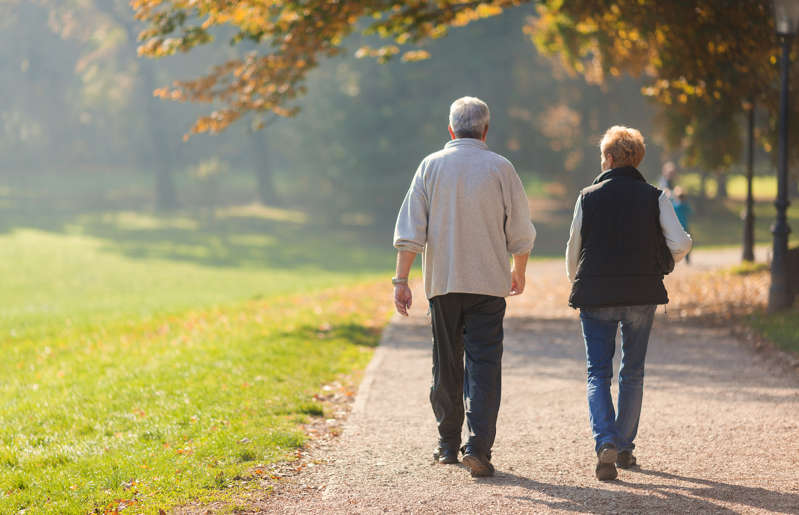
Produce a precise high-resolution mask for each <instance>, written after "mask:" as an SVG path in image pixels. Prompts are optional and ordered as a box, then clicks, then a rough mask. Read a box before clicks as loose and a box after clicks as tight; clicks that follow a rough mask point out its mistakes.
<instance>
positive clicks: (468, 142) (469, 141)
mask: <svg viewBox="0 0 799 515" xmlns="http://www.w3.org/2000/svg"><path fill="white" fill-rule="evenodd" d="M454 147H475V148H480V149H483V150H486V149H487V148H488V145H486V142H485V141H483V140H479V139H475V138H458V139H452V140H449V141H448V142H447V144H446V145H444V148H454Z"/></svg>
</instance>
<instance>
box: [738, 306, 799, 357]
mask: <svg viewBox="0 0 799 515" xmlns="http://www.w3.org/2000/svg"><path fill="white" fill-rule="evenodd" d="M749 324H750V325H751V326H752V327H753V328H754V329H756V330H757V331H759V332H760V334H762V335H763V336H765V337H766V338H768V339H769V340H770V341H772V342H774V344H776V345H777V346H778V347H780V348H781V349H783V350H785V351H788V352H792V353H793V354H794V355H795V356H797V357H799V312H797V309H796V308H793V309H790V310H788V311H786V312H784V313H777V314H768V313H758V314H756V315H752V316H751V317H750V319H749Z"/></svg>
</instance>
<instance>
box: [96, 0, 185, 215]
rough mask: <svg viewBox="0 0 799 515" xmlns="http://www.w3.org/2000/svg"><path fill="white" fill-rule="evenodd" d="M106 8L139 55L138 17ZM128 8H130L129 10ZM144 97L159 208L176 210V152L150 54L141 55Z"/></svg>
mask: <svg viewBox="0 0 799 515" xmlns="http://www.w3.org/2000/svg"><path fill="white" fill-rule="evenodd" d="M105 11H106V13H107V14H109V15H110V16H113V17H114V18H115V19H116V20H117V22H118V23H119V24H120V25H122V26H123V27H124V29H125V32H126V34H127V37H128V45H129V47H130V51H131V53H132V54H133V56H134V59H137V50H136V40H137V37H138V34H137V32H136V27H135V23H136V22H135V20H134V19H133V18H132V17H131V18H130V19H127V18H124V17H122V15H120V12H119V11H116V10H115V9H114V7H113V5H106V6H105ZM126 12H127V11H126ZM137 62H138V64H139V79H140V81H141V83H140V89H141V94H140V99H141V102H142V104H143V105H144V108H145V118H146V120H147V126H148V127H147V128H148V132H149V134H150V159H149V162H150V165H151V166H152V167H153V168H154V172H155V208H156V210H158V211H172V210H174V209H176V208H177V207H178V197H177V188H175V178H174V177H173V176H172V168H171V163H172V156H171V155H170V149H169V143H168V141H169V140H168V138H169V135H167V134H166V133H165V131H164V123H163V119H162V116H161V109H162V108H163V106H162V105H161V104H160V102H161V101H160V100H159V99H157V98H155V97H154V96H153V91H155V89H156V87H157V85H156V81H155V73H154V71H153V63H152V62H151V61H150V60H149V59H146V58H138V59H137Z"/></svg>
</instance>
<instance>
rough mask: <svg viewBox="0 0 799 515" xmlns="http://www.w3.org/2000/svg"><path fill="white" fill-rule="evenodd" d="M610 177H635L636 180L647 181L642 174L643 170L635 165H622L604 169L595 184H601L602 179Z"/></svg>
mask: <svg viewBox="0 0 799 515" xmlns="http://www.w3.org/2000/svg"><path fill="white" fill-rule="evenodd" d="M608 179H633V180H636V181H642V182H646V179H644V176H643V175H641V172H639V171H638V170H636V168H635V167H633V166H621V167H619V168H611V169H610V170H607V171H604V172H602V173H601V174H599V176H597V178H596V179H594V182H593V184H599V183H600V182H602V181H606V180H608Z"/></svg>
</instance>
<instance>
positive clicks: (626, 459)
mask: <svg viewBox="0 0 799 515" xmlns="http://www.w3.org/2000/svg"><path fill="white" fill-rule="evenodd" d="M616 465H618V466H619V467H621V468H623V469H628V468H631V467H636V466H638V463H637V462H636V460H635V456H633V451H621V452H620V453H619V456H618V457H617V458H616Z"/></svg>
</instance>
